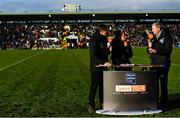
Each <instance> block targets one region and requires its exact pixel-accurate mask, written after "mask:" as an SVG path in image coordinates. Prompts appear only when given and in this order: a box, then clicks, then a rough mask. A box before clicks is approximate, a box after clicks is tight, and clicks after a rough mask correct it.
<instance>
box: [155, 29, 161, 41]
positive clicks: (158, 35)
mask: <svg viewBox="0 0 180 118" xmlns="http://www.w3.org/2000/svg"><path fill="white" fill-rule="evenodd" d="M161 33H162V30H161V31H160V32H159V34H157V35H156V38H157V39H158V38H159V37H160V36H161Z"/></svg>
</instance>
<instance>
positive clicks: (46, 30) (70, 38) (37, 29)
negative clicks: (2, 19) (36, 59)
mask: <svg viewBox="0 0 180 118" xmlns="http://www.w3.org/2000/svg"><path fill="white" fill-rule="evenodd" d="M107 25H108V27H109V32H110V33H109V34H111V36H113V32H114V31H117V30H123V31H125V33H126V38H127V39H128V40H129V42H130V44H131V45H132V46H133V47H143V46H146V45H147V35H146V33H145V30H146V29H149V30H150V28H151V24H136V23H118V24H117V23H107ZM97 26H98V24H76V23H72V24H34V25H32V24H31V25H30V24H19V25H16V24H4V25H1V26H0V48H1V49H9V48H18V49H49V48H58V49H67V48H87V47H89V43H88V42H89V39H90V36H91V35H92V34H93V33H94V32H95V30H96V28H97ZM166 26H167V27H168V28H169V29H170V32H171V36H172V37H173V41H174V42H173V44H174V46H180V24H166ZM48 38H49V40H42V39H48ZM51 38H56V39H58V40H52V39H51Z"/></svg>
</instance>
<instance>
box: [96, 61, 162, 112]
mask: <svg viewBox="0 0 180 118" xmlns="http://www.w3.org/2000/svg"><path fill="white" fill-rule="evenodd" d="M102 66H103V65H98V66H97V67H102ZM124 67H126V68H127V67H132V68H133V71H114V70H113V68H124ZM161 67H163V65H144V64H121V65H118V66H117V65H116V66H115V65H114V66H111V69H109V71H104V72H103V88H104V93H103V95H104V103H103V109H101V110H97V111H96V113H98V114H107V115H143V114H155V113H160V112H162V110H159V109H158V107H157V104H158V79H157V73H156V71H152V70H151V68H161ZM134 68H138V69H139V68H140V69H139V71H137V70H136V71H134Z"/></svg>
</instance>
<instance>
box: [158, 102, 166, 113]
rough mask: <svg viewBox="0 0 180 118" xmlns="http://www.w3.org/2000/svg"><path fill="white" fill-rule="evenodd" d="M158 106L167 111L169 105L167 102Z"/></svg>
mask: <svg viewBox="0 0 180 118" xmlns="http://www.w3.org/2000/svg"><path fill="white" fill-rule="evenodd" d="M158 108H159V109H160V110H162V111H163V112H165V111H167V105H166V104H165V103H160V104H159V105H158Z"/></svg>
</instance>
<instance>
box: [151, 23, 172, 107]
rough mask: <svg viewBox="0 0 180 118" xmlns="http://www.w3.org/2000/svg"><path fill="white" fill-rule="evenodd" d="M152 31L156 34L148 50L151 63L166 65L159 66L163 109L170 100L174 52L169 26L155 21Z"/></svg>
mask: <svg viewBox="0 0 180 118" xmlns="http://www.w3.org/2000/svg"><path fill="white" fill-rule="evenodd" d="M152 32H153V34H154V35H155V39H153V42H152V47H148V52H149V54H150V58H151V64H160V65H164V67H163V68H158V69H156V70H157V73H158V78H159V79H160V89H161V97H160V103H159V107H160V109H162V110H166V109H167V100H168V86H167V85H168V72H169V68H170V64H171V60H170V55H171V52H172V43H173V41H172V38H171V36H170V32H169V30H168V29H167V28H163V27H162V24H161V23H159V22H155V23H153V24H152Z"/></svg>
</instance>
